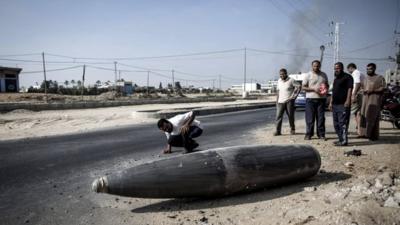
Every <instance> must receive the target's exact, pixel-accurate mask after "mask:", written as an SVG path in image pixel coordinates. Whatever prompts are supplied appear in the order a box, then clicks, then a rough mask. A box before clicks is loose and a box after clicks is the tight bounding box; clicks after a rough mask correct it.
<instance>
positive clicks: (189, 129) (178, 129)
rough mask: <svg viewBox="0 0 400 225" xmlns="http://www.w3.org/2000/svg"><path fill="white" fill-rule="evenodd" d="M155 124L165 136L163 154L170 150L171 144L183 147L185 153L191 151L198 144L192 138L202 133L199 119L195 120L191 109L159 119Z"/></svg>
mask: <svg viewBox="0 0 400 225" xmlns="http://www.w3.org/2000/svg"><path fill="white" fill-rule="evenodd" d="M157 126H158V129H160V130H161V131H164V132H165V135H166V136H167V148H166V149H165V150H164V153H165V154H167V153H171V152H172V151H171V147H172V146H174V147H184V148H185V153H190V152H192V151H193V149H195V148H197V147H198V146H199V144H198V143H197V142H196V141H195V140H193V138H196V137H199V136H200V135H201V134H202V133H203V128H202V126H201V124H200V121H198V120H195V115H194V113H193V111H190V112H188V113H185V114H179V115H176V116H174V117H172V118H170V119H160V120H159V121H158V123H157Z"/></svg>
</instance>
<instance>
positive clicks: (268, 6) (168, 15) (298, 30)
mask: <svg viewBox="0 0 400 225" xmlns="http://www.w3.org/2000/svg"><path fill="white" fill-rule="evenodd" d="M399 1H400V0H381V1H371V0H369V1H365V0H346V1H345V0H320V1H316V0H310V1H308V0H264V1H261V0H260V1H257V0H252V1H249V0H247V1H245V0H240V1H239V0H232V1H228V0H204V1H189V0H186V1H184V0H182V1H178V0H176V1H168V0H164V1H161V0H160V1H151V0H147V1H134V0H131V1H111V0H110V1H100V0H97V1H82V0H80V1H57V0H48V1H41V0H37V1H29V0H26V1H22V0H8V1H6V0H0V27H1V28H2V29H1V30H2V31H1V35H0V65H1V66H18V67H21V68H23V71H24V72H31V71H40V70H42V65H41V63H40V62H39V61H41V55H40V53H41V52H45V57H46V61H47V62H48V63H47V64H46V67H47V69H49V70H52V69H59V68H61V69H62V68H67V67H73V66H80V65H83V64H87V65H88V66H90V65H92V67H87V70H86V82H87V83H94V82H95V81H96V80H102V81H106V80H114V72H113V71H112V69H114V64H113V62H114V61H117V62H118V63H117V69H118V70H122V71H121V77H122V78H124V79H125V80H132V81H133V82H135V83H138V84H139V85H145V84H146V77H147V73H146V72H132V71H134V70H138V69H135V68H132V67H128V66H125V65H130V66H137V67H145V68H150V69H161V70H160V71H158V70H157V71H156V70H154V71H155V72H158V73H159V74H155V73H151V74H150V84H151V85H156V86H158V84H159V82H160V81H161V82H163V85H164V86H165V85H166V84H167V82H171V78H170V76H171V72H170V71H171V70H172V69H174V70H176V71H177V72H176V73H175V80H181V81H182V84H183V85H186V83H188V84H194V85H195V86H211V85H212V81H211V80H213V79H215V86H216V87H218V84H219V83H218V75H222V77H223V79H222V86H223V88H226V87H228V86H230V85H231V84H235V83H236V84H239V83H241V82H242V80H243V70H244V69H243V64H244V63H243V61H244V51H243V50H241V49H243V48H245V47H246V48H249V50H248V51H247V78H248V81H250V80H251V79H253V80H257V81H258V82H265V81H267V80H270V79H274V78H277V77H278V71H279V69H280V68H282V67H285V68H288V69H289V72H291V73H295V72H299V71H303V72H304V71H308V70H310V62H311V61H312V60H313V59H319V55H320V50H319V46H320V45H322V44H323V45H326V51H325V54H326V55H325V56H326V57H325V58H324V62H323V70H325V71H326V72H327V73H328V74H330V75H331V74H332V73H331V71H332V68H333V59H332V47H331V46H330V45H329V43H330V42H331V41H333V37H332V36H329V32H332V31H333V29H334V27H333V26H330V25H329V22H330V21H336V22H343V23H344V24H342V25H341V27H340V28H341V30H340V31H341V36H340V37H341V39H340V41H341V56H342V57H343V58H342V60H341V61H343V62H344V63H345V64H347V63H350V62H355V63H356V64H357V65H358V67H359V68H360V70H361V71H365V65H366V64H368V63H369V62H375V63H377V64H378V72H379V73H381V74H383V73H384V71H385V70H386V69H388V68H393V67H394V65H395V64H394V63H393V62H390V61H389V60H386V61H385V60H374V59H384V58H387V57H388V56H392V57H394V56H395V52H396V51H397V49H396V47H395V38H396V37H395V35H394V30H395V29H397V31H398V32H400V25H399V24H398V23H399V13H400V6H399V4H400V2H399ZM396 26H397V28H396ZM398 37H399V36H398ZM250 49H254V50H250ZM224 50H233V51H231V52H225V53H214V54H209V55H193V56H184V57H169V58H140V57H153V56H166V55H181V54H190V53H198V52H214V51H224ZM255 50H266V51H264V52H263V51H255ZM272 53H273V54H272ZM23 54H29V55H23ZM30 54H32V55H30ZM51 54H53V55H51ZM20 55H23V56H20ZM54 55H63V56H71V57H72V58H98V59H72V58H66V57H59V56H54ZM104 58H107V59H104ZM113 58H131V59H128V60H126V59H125V60H124V59H117V60H116V59H113ZM16 60H21V61H16ZM36 61H37V62H36ZM100 63H101V64H100ZM122 64H125V65H122ZM95 67H101V68H103V69H101V68H95ZM107 69H110V70H107ZM163 70H166V71H163ZM181 72H184V73H188V74H184V73H181ZM81 74H82V67H77V68H74V69H70V70H65V71H53V72H51V71H50V72H48V75H47V77H48V79H52V80H57V81H59V82H64V81H65V80H72V79H74V80H80V79H81V76H82V75H81ZM163 76H167V77H163ZM20 80H21V81H20V85H21V86H30V85H33V84H34V82H35V81H41V80H43V74H42V73H24V74H21V77H20ZM186 80H188V81H186Z"/></svg>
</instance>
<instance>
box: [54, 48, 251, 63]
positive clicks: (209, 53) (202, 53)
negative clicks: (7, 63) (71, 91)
mask: <svg viewBox="0 0 400 225" xmlns="http://www.w3.org/2000/svg"><path fill="white" fill-rule="evenodd" d="M242 50H243V49H228V50H221V51H210V52H196V53H188V54H176V55H162V56H146V57H119V58H93V57H92V58H90V57H72V56H66V55H59V54H53V53H47V55H51V56H57V57H64V58H70V59H75V60H77V59H85V60H114V61H122V60H143V59H159V58H176V57H187V56H196V55H212V54H222V53H228V52H237V51H242Z"/></svg>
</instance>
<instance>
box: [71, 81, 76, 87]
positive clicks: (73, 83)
mask: <svg viewBox="0 0 400 225" xmlns="http://www.w3.org/2000/svg"><path fill="white" fill-rule="evenodd" d="M71 84H72V87H74V86H75V80H74V79H72V80H71Z"/></svg>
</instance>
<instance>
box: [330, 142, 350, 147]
mask: <svg viewBox="0 0 400 225" xmlns="http://www.w3.org/2000/svg"><path fill="white" fill-rule="evenodd" d="M333 145H335V146H347V143H346V142H337V143H334V144H333Z"/></svg>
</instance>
